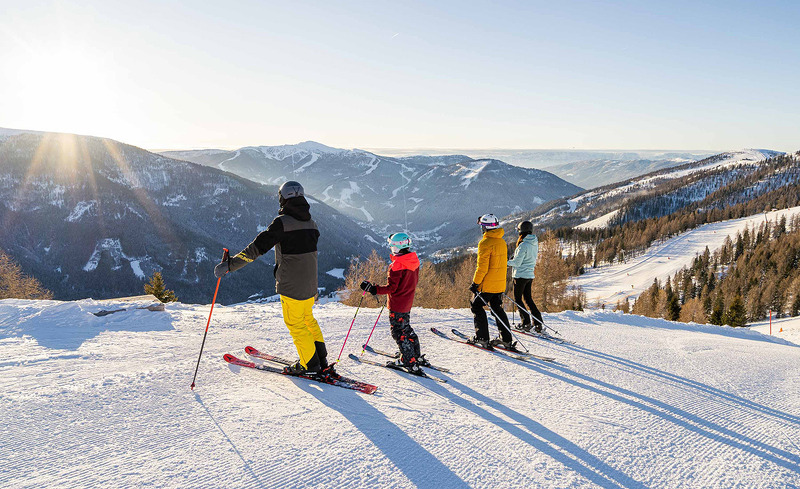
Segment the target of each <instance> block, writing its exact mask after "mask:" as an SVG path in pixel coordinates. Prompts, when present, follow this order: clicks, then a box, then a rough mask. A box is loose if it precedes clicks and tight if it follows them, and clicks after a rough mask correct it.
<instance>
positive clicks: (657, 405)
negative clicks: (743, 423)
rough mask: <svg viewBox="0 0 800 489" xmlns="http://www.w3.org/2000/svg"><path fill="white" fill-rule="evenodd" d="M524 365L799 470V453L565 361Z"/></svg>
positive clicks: (713, 440)
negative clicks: (608, 379) (580, 369)
mask: <svg viewBox="0 0 800 489" xmlns="http://www.w3.org/2000/svg"><path fill="white" fill-rule="evenodd" d="M521 365H522V366H524V367H526V368H528V369H531V370H533V371H535V372H538V373H540V374H542V375H546V376H549V377H551V378H553V379H556V380H560V381H562V382H565V383H567V384H570V385H573V386H575V387H579V388H581V389H585V390H588V391H590V392H593V393H596V394H600V395H602V396H605V397H608V398H609V399H612V400H614V401H617V402H620V403H623V404H627V405H629V406H631V407H634V408H637V409H640V410H642V411H644V412H647V413H649V414H652V415H654V416H657V417H659V418H661V419H663V420H665V421H668V422H670V423H673V424H674V425H676V426H679V427H681V428H684V429H686V430H689V431H692V432H694V433H696V434H698V435H701V436H703V437H705V438H708V439H709V441H710V442H714V443H723V444H725V445H728V446H730V447H733V448H737V449H739V450H742V451H744V452H747V453H750V454H752V455H754V456H757V457H760V458H762V459H764V460H766V461H768V462H772V463H774V464H776V465H778V466H780V467H783V468H785V469H788V470H790V471H792V472H797V473H800V464H798V463H797V455H796V454H793V453H790V452H787V451H785V450H783V449H781V448H777V447H774V446H772V445H768V444H767V443H764V442H762V441H760V440H757V439H754V438H751V437H749V436H747V435H745V434H742V433H739V432H736V431H734V430H732V429H730V428H727V427H725V426H722V425H720V424H717V423H715V422H713V421H709V420H707V419H704V418H701V417H700V416H698V415H696V414H693V413H690V412H688V411H686V410H684V409H681V408H679V407H676V406H672V405H669V404H667V403H665V402H664V401H660V400H658V399H655V398H652V397H649V396H646V395H644V394H639V393H637V392H634V391H632V390H630V389H626V388H624V387H619V386H616V385H613V384H610V383H608V382H604V381H602V380H598V379H595V378H592V377H589V376H588V375H585V374H581V373H578V372H575V371H574V370H571V369H569V368H567V367H564V366H562V365H558V364H553V363H548V364H546V365H545V364H542V365H539V364H532V363H521Z"/></svg>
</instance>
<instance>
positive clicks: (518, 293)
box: [514, 278, 544, 330]
mask: <svg viewBox="0 0 800 489" xmlns="http://www.w3.org/2000/svg"><path fill="white" fill-rule="evenodd" d="M532 282H533V279H532V278H515V279H514V302H516V303H517V304H519V305H520V306H522V307H524V308H525V309H527V310H528V311H530V313H531V314H533V319H534V326H535V327H536V329H537V330H539V329H541V328H542V324H544V321H543V320H542V313H541V312H539V308H538V307H536V304H534V302H533V297H531V283H532ZM519 317H520V318H521V319H522V326H523V327H526V326H529V325H530V324H531V317H530V315H529V314H528V313H527V312H525V311H524V310H522V309H520V310H519Z"/></svg>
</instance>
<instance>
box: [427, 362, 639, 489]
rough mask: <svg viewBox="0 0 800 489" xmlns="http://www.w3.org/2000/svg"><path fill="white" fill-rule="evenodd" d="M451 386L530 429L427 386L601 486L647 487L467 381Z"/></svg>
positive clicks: (455, 382) (446, 391)
mask: <svg viewBox="0 0 800 489" xmlns="http://www.w3.org/2000/svg"><path fill="white" fill-rule="evenodd" d="M507 361H509V362H512V363H515V364H518V362H515V361H514V360H510V359H507ZM519 363H521V362H519ZM448 385H450V386H452V387H454V388H456V389H458V390H459V391H461V392H462V393H464V394H466V395H468V396H470V397H472V398H473V399H475V401H477V402H480V403H483V404H485V405H487V406H489V407H491V408H493V409H496V410H497V411H499V412H501V413H503V414H504V415H506V416H508V417H509V418H511V419H513V420H514V421H515V422H517V423H519V424H520V425H522V426H524V427H525V428H526V429H527V430H528V431H525V430H523V429H522V428H520V427H518V426H517V425H515V424H512V423H509V422H508V421H506V420H504V419H502V418H500V417H498V416H497V415H495V414H492V413H491V412H489V411H487V410H486V409H483V408H482V407H480V406H478V405H476V404H475V403H473V402H472V401H470V400H468V399H464V398H462V397H459V396H458V395H456V394H454V393H452V392H450V391H449V390H447V389H446V388H444V386H442V385H440V384H426V387H428V389H430V390H431V391H432V392H435V393H436V394H439V395H440V396H442V397H443V398H445V399H447V400H449V401H450V402H452V403H453V404H455V405H457V406H460V407H462V408H464V409H466V410H467V411H470V412H472V413H473V414H475V415H476V416H479V417H481V418H483V419H485V420H486V421H488V422H490V423H492V424H494V425H495V426H497V427H499V428H502V429H503V430H505V431H507V432H508V433H509V434H511V435H513V436H515V437H516V438H518V439H519V440H520V441H522V442H524V443H527V444H528V445H530V446H531V447H533V448H535V449H536V450H538V451H540V452H542V453H544V454H545V455H548V456H549V457H551V458H553V459H554V460H556V461H558V462H560V463H561V464H563V465H564V466H565V467H567V468H569V469H571V470H573V471H575V472H577V473H578V474H580V475H582V476H583V477H585V478H586V479H588V480H589V481H591V482H593V483H595V484H597V485H599V486H601V487H615V488H623V489H631V488H644V487H647V486H646V485H645V484H643V483H641V482H639V481H637V480H635V479H633V478H632V477H630V476H629V475H627V474H625V473H624V472H622V471H620V470H618V469H616V468H614V467H612V466H610V465H608V464H607V463H605V462H603V461H602V460H600V459H599V458H597V457H596V456H594V455H592V454H591V453H589V452H587V451H586V450H584V449H583V448H581V447H579V446H578V445H576V444H575V443H573V442H571V441H569V440H568V439H566V438H564V437H563V436H561V435H559V434H558V433H556V432H555V431H553V430H550V429H548V428H547V427H545V426H544V425H542V424H540V423H537V422H536V421H534V420H532V419H531V418H529V417H527V416H525V415H523V414H521V413H519V412H517V411H514V410H513V409H511V408H509V407H507V406H505V405H503V404H501V403H499V402H497V401H495V400H494V399H491V398H489V397H487V396H485V395H483V394H480V393H479V392H476V391H475V390H473V389H471V388H469V387H467V386H465V385H464V384H461V383H459V382H457V381H455V380H453V379H452V377H449V378H448ZM519 483H520V484H521V485H524V483H523V481H519Z"/></svg>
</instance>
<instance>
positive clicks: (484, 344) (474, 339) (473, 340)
mask: <svg viewBox="0 0 800 489" xmlns="http://www.w3.org/2000/svg"><path fill="white" fill-rule="evenodd" d="M467 343H469V344H470V345H475V346H480V347H481V348H483V349H484V350H490V351H491V350H494V347H493V346H492V343H491V342H490V341H489V340H481V339H479V338H478V337H477V336H473V337H472V338H471V339H469V340H467Z"/></svg>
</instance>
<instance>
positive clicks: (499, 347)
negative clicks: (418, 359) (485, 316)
mask: <svg viewBox="0 0 800 489" xmlns="http://www.w3.org/2000/svg"><path fill="white" fill-rule="evenodd" d="M450 331H452V332H453V334H454V335H456V336H458V337H459V338H461V339H463V340H469V336H467V335H465V334H464V333H462V332H461V331H459V330H457V329H451V330H450ZM493 347H494V348H495V349H497V350H503V351H505V352H509V353H515V354H517V355H524V356H526V357H531V358H535V359H537V360H541V361H543V362H555V361H556V359H555V358H551V357H543V356H540V355H534V354H533V353H530V352H524V351H519V350H509V349H508V348H505V347H503V346H502V345H493Z"/></svg>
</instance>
